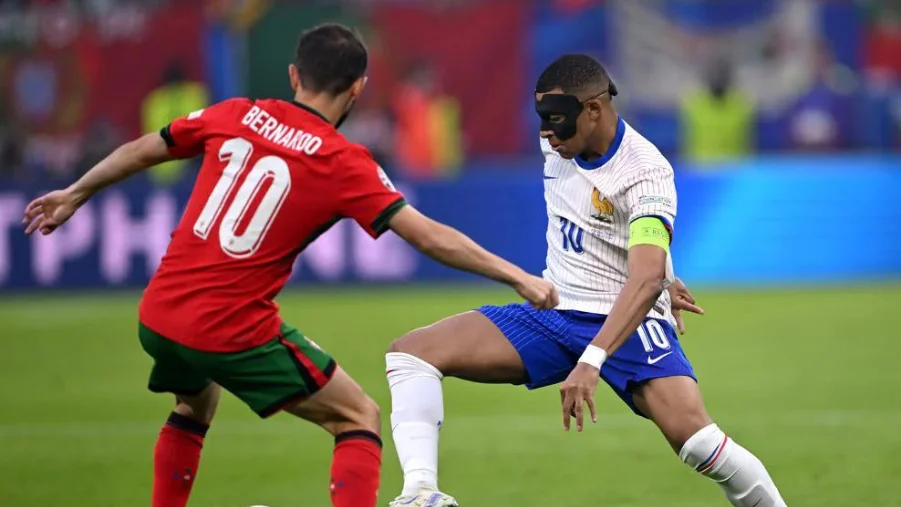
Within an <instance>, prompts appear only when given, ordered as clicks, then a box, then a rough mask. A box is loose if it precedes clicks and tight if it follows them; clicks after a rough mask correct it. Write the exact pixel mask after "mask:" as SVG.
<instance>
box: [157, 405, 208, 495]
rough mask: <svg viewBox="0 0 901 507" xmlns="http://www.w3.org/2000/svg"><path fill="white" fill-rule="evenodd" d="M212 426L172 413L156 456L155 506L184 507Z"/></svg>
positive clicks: (158, 440) (158, 443)
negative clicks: (204, 440)
mask: <svg viewBox="0 0 901 507" xmlns="http://www.w3.org/2000/svg"><path fill="white" fill-rule="evenodd" d="M208 429H209V426H207V425H206V424H203V423H199V422H197V421H195V420H193V419H190V418H188V417H185V416H183V415H180V414H176V413H175V412H173V413H172V414H170V415H169V420H168V421H166V425H165V426H163V429H162V431H160V436H159V438H158V439H157V441H156V450H155V451H154V454H153V500H152V502H151V505H152V507H185V506H186V505H187V504H188V496H189V495H190V494H191V486H193V485H194V478H195V477H196V475H197V465H198V464H199V463H200V450H201V449H202V448H203V439H204V437H206V432H207V430H208Z"/></svg>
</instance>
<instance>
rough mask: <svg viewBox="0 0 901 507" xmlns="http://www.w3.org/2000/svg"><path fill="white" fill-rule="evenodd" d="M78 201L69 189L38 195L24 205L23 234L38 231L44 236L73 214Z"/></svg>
mask: <svg viewBox="0 0 901 507" xmlns="http://www.w3.org/2000/svg"><path fill="white" fill-rule="evenodd" d="M77 209H78V201H77V199H76V197H75V195H74V194H73V193H72V192H71V191H69V190H56V191H54V192H50V193H49V194H47V195H44V196H42V197H38V198H37V199H35V200H33V201H31V202H30V203H29V204H28V206H26V207H25V218H23V219H22V224H23V225H24V226H25V234H31V233H33V232H34V231H40V232H41V234H43V235H44V236H46V235H48V234H50V233H51V232H53V231H55V230H56V228H57V227H59V226H60V225H63V224H64V223H66V220H69V218H70V217H71V216H72V215H73V214H75V211H76V210H77Z"/></svg>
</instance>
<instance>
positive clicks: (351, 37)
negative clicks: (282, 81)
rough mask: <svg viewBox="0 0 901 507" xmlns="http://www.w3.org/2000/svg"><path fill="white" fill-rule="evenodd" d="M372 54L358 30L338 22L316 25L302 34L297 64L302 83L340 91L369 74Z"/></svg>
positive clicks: (316, 88) (319, 90) (314, 88)
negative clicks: (369, 53)
mask: <svg viewBox="0 0 901 507" xmlns="http://www.w3.org/2000/svg"><path fill="white" fill-rule="evenodd" d="M368 62H369V55H368V53H367V51H366V46H365V45H364V44H363V39H362V38H361V37H360V34H359V33H357V31H356V30H352V29H350V28H348V27H346V26H344V25H339V24H337V23H326V24H322V25H318V26H315V27H313V28H311V29H309V30H307V31H305V32H303V33H302V34H301V35H300V40H298V41H297V51H296V52H295V57H294V65H296V66H297V72H298V75H299V77H300V84H301V85H302V86H303V87H304V88H305V89H307V90H310V91H312V92H315V93H328V94H330V95H338V94H341V93H344V92H346V91H347V90H349V89H350V87H351V86H353V84H354V82H356V81H357V80H358V79H360V78H361V77H363V76H364V75H365V74H366V65H367V64H368Z"/></svg>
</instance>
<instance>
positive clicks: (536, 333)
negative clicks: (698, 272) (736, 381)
mask: <svg viewBox="0 0 901 507" xmlns="http://www.w3.org/2000/svg"><path fill="white" fill-rule="evenodd" d="M478 311H479V312H480V313H481V314H482V315H484V316H486V317H488V319H489V320H491V322H492V323H494V325H495V326H497V328H498V329H500V330H501V332H502V333H504V336H506V337H507V339H508V340H510V343H511V344H512V345H513V347H514V348H515V349H516V351H517V352H518V353H519V355H520V357H521V358H522V362H523V365H525V368H526V372H527V373H528V376H529V380H528V381H527V382H526V387H528V388H529V389H538V388H539V387H545V386H549V385H553V384H557V383H559V382H562V381H564V380H565V379H566V377H567V376H568V375H569V373H570V371H572V369H573V368H574V367H575V366H576V363H577V362H578V361H579V356H581V355H582V352H584V351H585V348H586V347H587V346H588V344H589V343H591V340H593V339H594V337H595V336H597V334H598V331H600V329H601V326H603V325H604V320H605V319H606V318H607V316H606V315H598V314H594V313H585V312H578V311H574V310H536V309H534V308H532V307H531V306H529V305H528V304H510V305H506V306H483V307H481V308H479V310H478ZM675 376H685V377H691V378H692V379H695V380H696V381H697V377H695V374H694V370H693V369H692V367H691V363H690V362H688V358H687V357H685V353H684V352H683V351H682V346H681V345H680V344H679V339H678V337H677V336H676V332H675V330H674V329H673V327H672V326H671V325H670V324H669V323H668V322H666V321H664V320H658V319H650V318H648V319H645V321H644V322H643V323H642V324H641V326H639V328H638V330H637V331H636V332H635V333H634V334H633V335H632V336H630V337H629V338H628V339H627V340H626V342H625V343H623V344H622V346H620V348H618V349H617V350H616V352H614V353H613V355H612V356H610V357H609V358H607V361H606V362H604V365H603V366H602V367H601V378H603V379H604V381H605V382H607V384H608V385H609V386H610V387H611V388H613V391H614V392H616V394H617V395H618V396H619V397H620V398H621V399H622V400H623V401H624V402H625V403H626V404H627V405H629V407H630V408H631V409H632V411H633V412H635V413H636V414H638V415H640V416H642V417H645V415H644V414H642V413H641V411H640V410H638V408H637V407H636V406H635V403H634V402H633V400H632V393H633V392H634V390H635V388H636V387H638V386H639V385H641V384H642V383H643V382H646V381H648V380H651V379H655V378H662V377H675Z"/></svg>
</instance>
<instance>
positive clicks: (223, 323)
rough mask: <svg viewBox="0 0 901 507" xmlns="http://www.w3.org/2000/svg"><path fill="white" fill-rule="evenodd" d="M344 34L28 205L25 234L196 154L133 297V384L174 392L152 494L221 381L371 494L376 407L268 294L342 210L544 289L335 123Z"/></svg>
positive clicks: (356, 50)
mask: <svg viewBox="0 0 901 507" xmlns="http://www.w3.org/2000/svg"><path fill="white" fill-rule="evenodd" d="M367 58H368V56H367V51H366V48H365V46H364V45H363V43H362V41H361V40H360V38H359V37H358V35H357V34H356V33H355V32H353V31H351V30H349V29H347V28H345V27H343V26H340V25H334V24H328V25H322V26H319V27H316V28H314V29H311V30H309V31H307V32H304V34H303V35H302V36H301V38H300V41H299V43H298V46H297V53H296V59H295V62H294V63H293V64H292V65H290V67H289V75H290V79H291V85H292V87H293V88H294V90H295V97H294V101H291V102H286V101H281V100H257V101H252V100H249V99H231V100H226V101H224V102H221V103H219V104H216V105H214V106H211V107H209V108H206V109H204V110H201V111H196V112H194V113H191V114H189V115H188V116H187V117H184V118H179V119H176V120H175V121H173V122H172V123H171V124H170V125H169V126H168V127H166V128H164V129H163V130H162V131H161V132H160V133H154V134H148V135H145V136H143V137H141V138H139V139H137V140H134V141H132V142H129V143H127V144H125V145H123V146H121V147H120V148H118V149H117V150H116V151H115V152H113V153H112V154H111V155H110V156H109V157H107V158H106V159H105V160H103V161H102V162H100V163H99V164H97V166H95V167H94V168H92V169H91V170H90V171H89V172H88V173H87V174H85V175H84V176H83V177H82V178H81V179H79V180H78V181H77V182H75V183H74V184H73V185H71V186H70V187H69V188H67V189H65V190H58V191H55V192H51V193H49V194H47V195H45V196H43V197H40V198H38V199H36V200H35V201H33V202H31V203H30V204H29V205H28V207H27V208H26V211H25V219H24V223H25V224H26V233H27V234H31V233H33V232H34V231H40V233H41V234H45V235H46V234H50V233H52V232H53V231H54V230H55V229H56V228H57V227H59V226H60V225H62V224H63V223H64V222H66V220H68V219H69V217H71V216H72V215H73V214H74V213H75V212H76V211H77V210H78V208H79V206H81V205H82V204H83V203H84V202H85V201H87V200H88V199H89V198H90V197H91V196H92V195H94V194H95V193H97V192H98V191H99V190H101V189H102V188H104V187H106V186H108V185H111V184H113V183H115V182H117V181H119V180H122V179H124V178H126V177H128V176H130V175H132V174H135V173H137V172H139V171H141V170H144V169H146V168H148V167H151V166H153V165H155V164H158V163H161V162H164V161H167V160H171V159H174V158H188V157H194V156H197V155H201V154H202V155H203V156H204V159H203V165H202V167H201V169H200V173H199V174H198V176H197V180H196V182H195V184H194V190H193V192H192V194H191V197H190V199H189V201H188V204H187V208H186V210H185V212H184V215H183V216H182V219H181V221H180V223H179V224H178V226H177V227H176V229H175V231H174V233H173V235H172V241H171V243H170V245H169V249H168V250H167V252H166V255H165V256H164V258H163V260H162V263H161V265H160V267H159V269H158V270H157V272H156V274H155V275H154V276H153V278H152V280H151V281H150V284H149V285H148V287H147V290H146V291H145V293H144V297H143V299H142V301H141V305H140V312H139V314H140V326H139V337H140V340H141V344H142V346H143V348H144V350H145V351H146V352H147V353H148V354H149V355H150V356H151V357H152V358H153V360H154V366H153V369H152V371H151V374H150V382H149V387H150V390H151V391H154V392H169V393H174V394H175V397H176V405H175V409H174V410H173V412H172V413H171V414H170V415H169V418H168V421H167V422H166V425H165V426H164V427H163V429H162V431H161V432H160V435H159V440H158V441H157V445H156V450H155V455H154V482H153V500H152V506H153V507H184V506H185V505H186V504H187V502H188V496H189V494H190V491H191V486H192V484H193V482H194V477H195V475H196V472H197V467H198V464H199V461H200V451H201V447H202V446H203V441H204V436H205V435H206V432H207V429H208V428H209V425H210V422H211V421H212V419H213V415H214V413H215V411H216V407H217V405H218V402H219V396H220V392H221V389H222V388H224V389H226V390H228V391H230V392H232V393H233V394H235V395H236V396H237V397H238V398H240V399H241V400H243V401H244V402H245V403H246V404H247V405H248V406H249V407H250V408H251V409H253V410H254V411H255V412H256V413H257V414H259V415H260V416H261V417H266V416H269V415H272V414H273V413H276V412H278V411H280V410H284V411H287V412H289V413H291V414H294V415H296V416H298V417H301V418H303V419H306V420H308V421H312V422H314V423H316V424H319V425H320V426H322V427H323V428H324V429H326V430H327V431H329V432H330V433H331V434H332V435H334V437H335V450H334V458H333V462H332V472H331V484H330V486H331V498H332V504H333V505H334V506H335V507H372V506H374V505H375V502H376V495H377V490H378V484H379V474H380V463H381V440H380V437H379V427H380V416H379V409H378V406H377V405H376V404H375V403H374V402H373V401H372V400H371V399H370V398H368V397H367V396H366V395H365V394H364V393H363V390H362V389H361V388H360V387H359V386H358V385H357V383H356V382H355V381H354V380H353V379H351V377H350V376H349V375H347V374H346V373H345V372H344V371H343V370H342V369H341V368H340V367H338V366H337V365H336V363H335V361H334V360H333V359H332V358H331V356H329V355H328V354H327V353H326V352H324V351H322V350H320V349H319V347H317V346H316V345H315V344H313V343H312V342H311V341H309V340H308V339H307V338H305V337H304V336H303V335H302V334H300V333H299V332H298V331H297V330H296V329H294V328H291V327H289V326H288V325H286V324H285V323H283V322H282V321H281V319H280V318H279V315H278V306H277V305H276V304H275V302H274V301H273V299H274V298H275V297H276V295H277V294H278V293H279V292H280V291H281V289H282V287H283V286H284V285H285V282H286V281H287V280H288V277H289V275H290V273H291V269H292V266H293V265H294V261H295V258H296V257H297V255H298V254H299V253H300V252H301V251H302V250H303V249H304V248H305V247H306V246H307V245H308V244H309V243H310V242H312V241H313V240H314V239H315V238H316V237H317V236H319V235H320V234H322V233H323V232H325V231H326V230H327V229H328V228H329V227H330V226H331V225H333V224H334V223H335V222H336V221H338V220H339V219H341V218H343V217H349V218H353V219H354V220H355V221H356V222H357V223H359V224H360V226H361V227H363V228H364V229H365V230H366V231H367V232H368V233H369V234H371V235H372V236H373V237H378V236H379V235H381V234H382V233H383V232H385V231H386V230H388V229H391V230H393V231H394V232H395V233H397V234H398V235H399V236H401V237H402V238H404V239H405V240H406V241H408V242H409V243H410V244H412V245H413V246H414V247H416V248H417V249H419V250H420V251H422V252H424V253H425V254H427V255H429V256H431V257H433V258H434V259H436V260H438V261H440V262H443V263H445V264H447V265H450V266H452V267H455V268H458V269H463V270H467V271H471V272H474V273H478V274H481V275H483V276H486V277H489V278H492V279H494V280H498V281H501V282H504V283H506V284H508V285H510V286H512V287H513V288H514V289H515V290H516V291H517V292H518V293H519V294H520V295H521V296H522V297H523V298H525V299H526V300H528V301H529V302H531V303H532V304H533V305H535V306H536V307H539V308H550V307H553V306H555V305H556V303H557V294H556V292H555V290H554V288H553V286H552V285H551V284H550V283H549V282H547V281H545V280H542V279H541V278H538V277H533V276H531V275H528V274H527V273H525V272H524V271H522V270H521V269H519V268H517V267H516V266H514V265H512V264H510V263H508V262H506V261H505V260H503V259H501V258H499V257H497V256H494V255H492V254H490V253H489V252H487V251H485V250H484V249H482V248H481V247H479V246H478V245H476V244H475V243H474V242H473V241H472V240H470V239H469V238H467V237H466V236H464V235H463V234H461V233H460V232H458V231H456V230H454V229H452V228H450V227H447V226H445V225H442V224H439V223H437V222H434V221H432V220H430V219H428V218H426V217H425V216H423V215H422V214H420V213H418V212H417V211H416V210H415V209H413V208H412V207H411V206H409V205H407V203H406V201H404V198H403V196H402V195H401V194H400V193H398V192H397V191H396V190H395V189H394V187H393V185H392V184H391V182H390V181H389V180H388V178H387V176H386V175H385V173H384V172H383V171H382V170H381V168H379V167H378V165H377V164H376V163H375V162H374V161H373V159H372V156H371V155H370V154H369V152H368V151H367V150H366V149H365V148H363V147H362V146H360V145H357V144H354V143H351V142H349V141H347V140H346V139H345V138H344V137H343V136H342V135H341V134H339V133H338V131H337V130H336V128H337V127H338V126H339V125H340V124H341V122H342V121H343V120H344V119H345V118H346V117H347V114H348V113H349V112H350V110H351V108H352V106H353V104H354V102H355V101H356V99H357V97H358V96H359V95H360V93H361V92H362V90H363V87H364V85H365V84H366V77H365V71H366V65H367Z"/></svg>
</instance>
